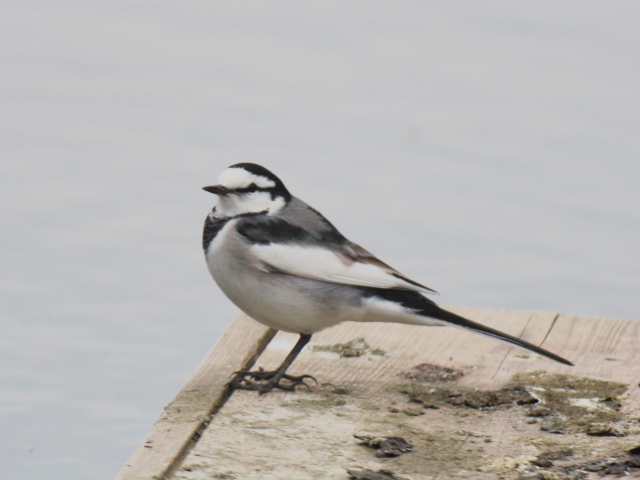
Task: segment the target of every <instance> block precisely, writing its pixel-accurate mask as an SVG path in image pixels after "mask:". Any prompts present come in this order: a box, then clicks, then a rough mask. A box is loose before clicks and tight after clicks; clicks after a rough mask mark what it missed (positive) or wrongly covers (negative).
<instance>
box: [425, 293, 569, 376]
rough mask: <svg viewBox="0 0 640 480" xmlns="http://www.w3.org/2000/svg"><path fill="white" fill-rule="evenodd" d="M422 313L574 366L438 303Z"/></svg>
mask: <svg viewBox="0 0 640 480" xmlns="http://www.w3.org/2000/svg"><path fill="white" fill-rule="evenodd" d="M420 313H421V314H422V315H426V316H428V317H431V318H436V319H438V320H444V321H445V322H447V323H450V324H451V325H454V326H456V327H460V328H464V329H465V330H470V331H472V332H477V333H482V334H483V335H487V336H489V337H493V338H497V339H498V340H502V341H504V342H507V343H511V344H513V345H517V346H518V347H522V348H526V349H527V350H531V351H532V352H535V353H538V354H540V355H542V356H545V357H547V358H550V359H551V360H555V361H556V362H560V363H564V364H565V365H571V366H573V363H571V362H570V361H569V360H566V359H564V358H562V357H561V356H559V355H556V354H555V353H551V352H549V351H548V350H545V349H544V348H540V347H538V346H536V345H533V344H532V343H529V342H525V341H524V340H522V339H520V338H517V337H514V336H512V335H509V334H507V333H502V332H501V331H499V330H496V329H495V328H491V327H487V326H486V325H482V324H481V323H477V322H473V321H471V320H467V319H466V318H464V317H461V316H460V315H456V314H455V313H451V312H449V311H447V310H443V309H442V308H440V307H438V306H437V305H435V304H434V305H429V307H427V308H423V309H421V311H420Z"/></svg>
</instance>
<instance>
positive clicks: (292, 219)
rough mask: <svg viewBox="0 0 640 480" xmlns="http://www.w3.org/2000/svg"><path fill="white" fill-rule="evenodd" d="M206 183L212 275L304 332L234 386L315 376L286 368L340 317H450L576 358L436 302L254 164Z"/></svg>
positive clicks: (263, 388)
mask: <svg viewBox="0 0 640 480" xmlns="http://www.w3.org/2000/svg"><path fill="white" fill-rule="evenodd" d="M204 190H206V191H207V192H211V193H214V194H216V195H217V196H218V203H217V205H216V206H215V207H214V208H213V210H212V211H211V213H210V214H209V215H208V216H207V219H206V221H205V224H204V233H203V240H202V244H203V248H204V252H205V257H206V260H207V266H208V267H209V271H210V272H211V275H212V276H213V279H214V280H215V281H216V283H217V284H218V286H219V287H220V288H221V289H222V291H223V292H224V293H225V294H226V295H227V297H229V299H230V300H231V301H232V302H233V303H235V304H236V305H237V306H238V307H239V308H240V309H241V310H242V311H244V312H245V313H246V314H247V315H249V316H250V317H252V318H254V319H256V320H257V321H259V322H261V323H263V324H265V325H267V326H268V327H271V328H274V329H276V330H283V331H285V332H293V333H298V334H300V339H299V340H298V342H297V343H296V345H295V347H294V348H293V350H292V351H291V353H289V355H288V356H287V358H286V359H285V360H284V362H283V363H282V365H281V366H280V367H279V368H278V369H277V370H275V371H273V372H266V371H263V370H261V371H257V372H237V374H236V377H235V378H234V379H233V380H232V382H231V383H230V385H231V386H232V387H233V388H242V389H248V390H257V391H259V392H260V393H266V392H269V391H271V390H272V389H273V388H280V389H283V390H289V391H292V390H295V388H296V386H298V385H300V384H304V380H305V379H306V378H312V377H310V376H309V375H302V376H297V377H296V376H292V375H287V374H286V371H287V368H289V366H290V365H291V363H292V362H293V361H294V359H295V358H296V357H297V356H298V354H299V353H300V351H301V350H302V349H303V348H304V346H305V345H306V344H307V343H308V342H309V340H310V339H311V335H313V334H314V333H316V332H319V331H320V330H323V329H325V328H327V327H331V326H333V325H336V324H338V323H340V322H345V321H356V322H394V323H405V324H409V325H430V326H442V325H451V326H454V327H459V328H463V329H465V330H470V331H473V332H477V333H481V334H484V335H488V336H490V337H494V338H496V339H499V340H503V341H505V342H508V343H511V344H513V345H517V346H519V347H522V348H526V349H528V350H531V351H533V352H535V353H538V354H540V355H544V356H545V357H548V358H551V359H553V360H556V361H558V362H561V363H564V364H566V365H572V363H571V362H569V361H568V360H565V359H564V358H562V357H560V356H558V355H555V354H554V353H551V352H548V351H546V350H544V349H542V348H540V347H537V346H536V345H532V344H531V343H528V342H525V341H524V340H521V339H519V338H516V337H513V336H511V335H508V334H506V333H502V332H500V331H498V330H495V329H493V328H490V327H487V326H484V325H481V324H479V323H476V322H473V321H471V320H467V319H466V318H463V317H460V316H459V315H456V314H454V313H451V312H448V311H447V310H443V309H442V308H440V307H438V305H436V304H435V303H434V302H433V301H431V300H430V299H428V298H427V297H425V296H424V295H423V294H425V293H430V292H431V293H435V292H434V291H433V290H431V289H430V288H427V287H425V286H424V285H421V284H420V283H418V282H415V281H413V280H411V279H409V278H407V277H405V276H404V275H402V274H401V273H400V272H398V271H397V270H395V269H393V268H391V267H390V266H389V265H387V264H386V263H384V262H382V261H380V260H378V259H377V258H376V257H375V256H373V255H372V254H371V253H369V252H368V251H367V250H365V249H364V248H362V247H360V246H359V245H356V244H355V243H353V242H350V241H349V240H347V239H346V238H345V237H344V236H343V235H342V234H341V233H340V232H339V231H338V230H337V229H336V228H335V227H334V226H333V225H332V224H331V223H330V222H329V221H328V220H327V219H326V218H324V217H323V216H322V215H321V214H320V213H318V212H317V211H315V210H314V209H313V208H311V207H310V206H309V205H307V204H306V203H304V202H303V201H302V200H300V199H298V198H296V197H294V196H292V195H291V194H290V193H289V191H288V190H287V189H286V187H285V186H284V184H283V183H282V182H281V181H280V179H279V178H278V177H276V176H275V175H274V174H273V173H271V172H270V171H269V170H267V169H266V168H264V167H261V166H260V165H256V164H254V163H239V164H237V165H232V166H231V167H229V168H227V169H226V170H225V171H224V172H222V174H221V175H220V178H219V182H218V185H214V186H211V187H204ZM284 380H286V382H283V381H284ZM281 382H282V383H281Z"/></svg>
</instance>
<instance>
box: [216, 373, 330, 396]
mask: <svg viewBox="0 0 640 480" xmlns="http://www.w3.org/2000/svg"><path fill="white" fill-rule="evenodd" d="M234 375H235V377H234V378H233V380H231V381H230V382H229V383H228V384H227V385H228V386H229V387H230V388H231V389H232V390H255V391H257V392H259V393H260V395H262V394H265V393H267V392H270V391H271V390H273V389H274V388H279V389H280V390H285V391H287V392H293V391H295V389H296V387H298V386H300V385H302V386H305V387H307V388H308V389H310V387H309V385H307V383H305V380H306V379H307V378H310V379H311V380H313V381H314V382H316V383H318V381H317V380H316V379H315V378H313V377H312V376H311V375H300V376H294V375H287V374H286V373H284V374H281V375H278V371H277V370H275V371H273V372H267V371H265V370H264V369H263V368H260V369H259V370H258V371H257V372H244V371H241V372H235V373H234ZM283 380H285V381H286V383H282V381H283Z"/></svg>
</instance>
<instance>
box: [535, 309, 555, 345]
mask: <svg viewBox="0 0 640 480" xmlns="http://www.w3.org/2000/svg"><path fill="white" fill-rule="evenodd" d="M558 318H560V314H559V313H556V315H555V317H553V320H552V321H551V325H550V326H549V330H547V334H546V335H545V336H544V338H543V339H542V342H540V345H539V346H540V347H541V346H542V345H544V342H546V341H547V337H549V334H550V333H551V330H553V327H555V326H556V322H557V321H558Z"/></svg>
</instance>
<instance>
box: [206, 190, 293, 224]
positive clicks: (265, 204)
mask: <svg viewBox="0 0 640 480" xmlns="http://www.w3.org/2000/svg"><path fill="white" fill-rule="evenodd" d="M285 203H286V202H285V200H284V198H282V197H276V198H275V199H272V198H271V193H269V192H260V191H258V192H251V193H245V194H242V195H234V194H231V195H224V196H220V197H219V198H218V204H217V205H216V210H215V215H216V217H222V218H226V217H235V216H238V215H243V214H246V213H259V212H265V211H266V212H267V213H268V214H269V215H273V214H274V213H276V212H278V211H279V210H280V209H281V208H282V207H284V206H285Z"/></svg>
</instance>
